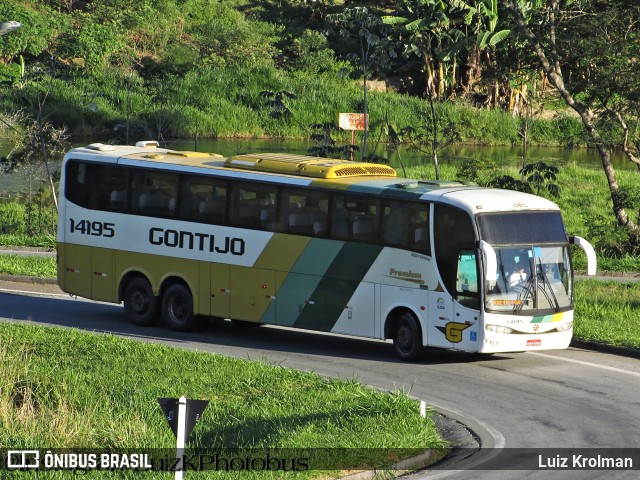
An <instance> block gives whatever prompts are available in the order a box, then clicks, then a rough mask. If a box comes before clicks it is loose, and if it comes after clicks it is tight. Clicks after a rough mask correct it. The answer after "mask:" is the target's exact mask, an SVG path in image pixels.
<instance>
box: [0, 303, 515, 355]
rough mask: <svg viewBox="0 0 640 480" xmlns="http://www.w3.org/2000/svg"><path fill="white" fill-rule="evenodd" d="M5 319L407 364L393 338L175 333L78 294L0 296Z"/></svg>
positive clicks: (242, 349) (224, 328)
mask: <svg viewBox="0 0 640 480" xmlns="http://www.w3.org/2000/svg"><path fill="white" fill-rule="evenodd" d="M0 298H2V302H0V305H2V306H1V307H0V317H3V318H5V319H9V320H10V321H16V322H21V321H26V322H30V323H35V324H39V325H48V326H61V327H69V328H78V329H80V330H86V331H90V332H98V333H109V334H114V335H118V336H123V337H128V338H133V339H138V340H143V341H150V342H156V343H163V344H168V345H172V346H176V347H181V348H188V349H197V350H199V351H207V352H210V353H219V354H222V355H230V356H235V357H243V358H251V359H263V360H266V361H269V360H270V357H271V356H272V355H271V354H279V355H280V354H285V355H287V354H292V355H307V356H309V355H311V356H314V357H319V358H322V357H328V358H331V357H332V358H346V359H351V360H363V361H373V362H385V363H403V362H402V361H401V360H400V359H398V358H397V357H396V355H395V352H394V349H393V345H392V344H391V342H390V341H387V342H385V341H381V340H367V339H360V338H354V337H348V336H344V335H335V334H329V333H320V332H314V331H309V330H300V329H289V328H284V327H278V326H266V325H263V326H259V327H255V328H239V327H237V326H235V325H233V324H232V322H229V321H225V320H221V319H207V320H206V321H204V322H203V324H204V325H203V327H202V328H201V329H199V330H198V331H194V332H175V331H172V330H169V329H168V328H165V327H164V326H162V324H161V321H160V322H159V323H158V324H157V325H153V326H149V327H140V326H137V325H133V324H131V323H129V322H128V321H127V320H126V317H125V314H124V310H123V308H122V306H120V305H114V304H106V303H99V302H92V301H85V300H77V299H73V298H69V299H60V298H51V297H33V296H24V295H14V294H8V295H7V294H0ZM510 358H511V357H510V356H509V355H500V356H498V355H493V356H486V355H480V354H470V353H465V352H456V351H446V350H439V349H427V350H426V352H425V354H424V356H423V358H422V359H420V360H419V361H418V362H415V363H418V364H427V365H437V364H448V363H468V362H480V361H484V362H486V361H490V362H496V361H499V360H507V359H510Z"/></svg>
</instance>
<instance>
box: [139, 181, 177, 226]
mask: <svg viewBox="0 0 640 480" xmlns="http://www.w3.org/2000/svg"><path fill="white" fill-rule="evenodd" d="M140 173H141V175H140V176H141V179H140V180H141V181H140V182H136V184H137V186H138V191H137V193H138V211H139V212H140V213H142V214H143V215H150V216H154V217H174V216H175V212H176V206H177V197H178V177H177V176H176V175H174V174H172V173H165V172H154V171H141V172H140Z"/></svg>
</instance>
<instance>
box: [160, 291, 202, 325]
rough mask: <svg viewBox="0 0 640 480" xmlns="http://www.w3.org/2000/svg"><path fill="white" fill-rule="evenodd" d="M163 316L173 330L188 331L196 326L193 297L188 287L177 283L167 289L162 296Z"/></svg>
mask: <svg viewBox="0 0 640 480" xmlns="http://www.w3.org/2000/svg"><path fill="white" fill-rule="evenodd" d="M162 316H163V318H164V321H165V323H166V324H167V325H168V326H169V328H171V330H176V331H179V332H186V331H188V330H192V329H193V328H194V327H195V326H196V323H197V322H196V317H195V316H194V315H193V297H192V296H191V292H190V291H189V289H188V288H187V287H185V286H184V285H180V284H175V285H171V286H170V287H169V288H168V289H167V291H166V292H165V294H164V295H163V296H162Z"/></svg>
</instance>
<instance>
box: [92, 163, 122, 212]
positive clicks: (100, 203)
mask: <svg viewBox="0 0 640 480" xmlns="http://www.w3.org/2000/svg"><path fill="white" fill-rule="evenodd" d="M97 170H98V171H97V175H98V178H99V179H100V181H99V182H98V188H97V192H98V198H97V208H98V209H99V210H110V211H116V212H123V211H125V210H126V208H127V199H128V195H127V174H128V169H124V170H123V169H122V168H118V167H115V166H112V165H101V166H99V167H97Z"/></svg>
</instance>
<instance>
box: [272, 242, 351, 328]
mask: <svg viewBox="0 0 640 480" xmlns="http://www.w3.org/2000/svg"><path fill="white" fill-rule="evenodd" d="M343 245H344V242H337V241H335V240H324V239H319V238H313V239H311V241H310V242H309V243H308V245H307V248H305V250H304V251H303V252H302V254H301V255H300V256H299V257H298V259H297V261H296V262H295V264H294V265H293V266H292V267H291V271H289V272H288V273H287V274H286V277H285V279H284V281H283V282H282V283H281V284H280V285H279V286H278V291H277V292H276V301H275V302H273V303H272V304H271V305H270V306H269V309H268V310H267V311H266V312H265V318H275V319H276V324H277V325H283V326H287V327H290V326H292V325H293V324H295V322H296V320H297V319H298V316H299V315H300V312H301V311H302V310H303V309H304V307H305V306H306V305H308V304H311V305H312V304H313V302H314V299H313V293H314V292H315V290H316V288H317V287H318V284H319V283H320V281H321V280H322V277H323V276H324V275H325V273H326V271H327V270H328V269H329V267H330V266H331V263H332V262H333V260H334V259H335V258H336V256H337V255H338V253H340V250H341V249H342V246H343ZM310 302H312V303H310ZM274 309H275V315H274V312H273V310H274Z"/></svg>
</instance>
